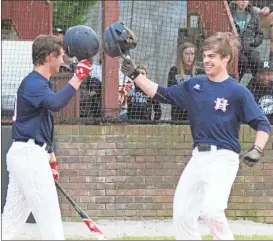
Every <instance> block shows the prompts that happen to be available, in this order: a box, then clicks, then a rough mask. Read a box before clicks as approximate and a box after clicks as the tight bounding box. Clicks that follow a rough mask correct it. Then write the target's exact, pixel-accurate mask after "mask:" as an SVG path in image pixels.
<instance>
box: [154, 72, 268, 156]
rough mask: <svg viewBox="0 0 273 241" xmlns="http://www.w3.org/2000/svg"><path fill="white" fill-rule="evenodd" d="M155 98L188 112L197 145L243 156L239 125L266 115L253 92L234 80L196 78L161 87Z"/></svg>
mask: <svg viewBox="0 0 273 241" xmlns="http://www.w3.org/2000/svg"><path fill="white" fill-rule="evenodd" d="M154 99H156V100H158V101H159V102H161V103H169V104H173V105H177V106H179V107H184V108H185V109H186V110H187V111H188V116H189V122H190V127H191V132H192V136H193V140H194V146H196V145H198V144H210V145H217V146H222V147H224V148H226V149H229V150H233V151H235V152H237V153H240V144H239V131H240V124H243V123H245V124H247V123H249V122H250V121H252V120H254V119H256V118H258V117H260V116H264V113H263V112H262V110H261V109H260V108H259V106H258V105H257V103H256V102H255V100H254V98H253V95H252V94H251V92H250V91H249V90H248V89H247V88H246V87H244V86H243V85H241V84H239V83H238V82H237V81H236V80H234V79H232V78H231V77H230V78H228V79H226V80H225V81H223V82H221V83H217V82H212V81H210V80H209V79H208V77H207V76H197V77H194V78H192V79H191V81H187V82H185V83H183V84H182V85H174V86H171V87H163V86H159V87H158V90H157V93H156V95H155V97H154Z"/></svg>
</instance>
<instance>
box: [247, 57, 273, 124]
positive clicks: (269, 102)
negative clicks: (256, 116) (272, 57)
mask: <svg viewBox="0 0 273 241" xmlns="http://www.w3.org/2000/svg"><path fill="white" fill-rule="evenodd" d="M247 87H248V89H249V90H250V91H251V92H252V93H253V95H254V98H255V100H256V101H257V103H258V104H259V106H260V107H261V109H262V110H263V112H264V113H265V114H266V116H267V118H268V119H269V121H270V122H271V124H273V62H272V61H271V62H266V61H265V62H262V63H261V66H260V67H259V69H258V75H257V78H255V77H254V78H252V79H251V80H250V81H249V83H248V86H247Z"/></svg>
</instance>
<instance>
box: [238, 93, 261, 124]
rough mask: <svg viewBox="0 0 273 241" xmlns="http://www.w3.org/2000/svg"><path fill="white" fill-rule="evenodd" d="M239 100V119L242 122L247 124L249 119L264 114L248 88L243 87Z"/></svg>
mask: <svg viewBox="0 0 273 241" xmlns="http://www.w3.org/2000/svg"><path fill="white" fill-rule="evenodd" d="M244 90H245V91H244V92H243V93H242V96H241V97H242V100H241V119H242V122H243V123H246V124H248V123H249V122H250V121H252V120H254V119H256V118H258V117H260V116H264V115H265V114H264V113H263V111H262V109H261V108H260V107H259V106H258V104H257V102H256V101H255V99H254V97H253V95H252V93H251V92H250V90H249V89H247V88H244Z"/></svg>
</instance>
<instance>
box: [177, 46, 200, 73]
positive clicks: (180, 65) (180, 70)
mask: <svg viewBox="0 0 273 241" xmlns="http://www.w3.org/2000/svg"><path fill="white" fill-rule="evenodd" d="M187 48H193V49H194V53H195V57H194V61H193V64H192V69H191V73H192V76H194V75H195V72H196V53H197V48H196V46H195V44H194V43H191V42H185V43H183V44H182V45H181V46H180V47H179V48H178V51H177V59H176V66H177V69H178V74H179V75H180V76H181V77H182V78H185V67H184V62H183V53H184V50H185V49H187Z"/></svg>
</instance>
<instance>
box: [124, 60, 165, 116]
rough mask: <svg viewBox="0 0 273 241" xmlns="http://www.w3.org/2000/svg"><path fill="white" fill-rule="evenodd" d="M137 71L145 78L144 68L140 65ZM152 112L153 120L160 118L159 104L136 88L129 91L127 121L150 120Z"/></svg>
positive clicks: (145, 70) (145, 69)
mask: <svg viewBox="0 0 273 241" xmlns="http://www.w3.org/2000/svg"><path fill="white" fill-rule="evenodd" d="M137 70H138V71H139V72H140V73H141V74H143V75H145V76H147V68H146V66H144V65H142V64H140V65H138V66H137ZM153 110H154V118H153V119H154V120H159V119H160V117H161V106H160V104H159V103H158V102H157V101H155V100H153V99H151V98H150V97H149V96H148V95H146V94H145V93H144V92H143V91H142V90H141V89H140V88H139V87H138V86H136V87H135V90H134V91H131V93H130V94H129V99H128V113H127V116H128V120H152V111H153Z"/></svg>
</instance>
